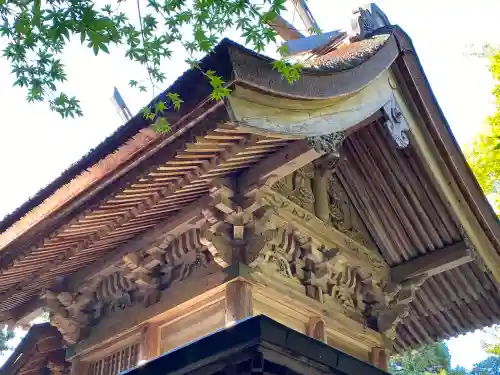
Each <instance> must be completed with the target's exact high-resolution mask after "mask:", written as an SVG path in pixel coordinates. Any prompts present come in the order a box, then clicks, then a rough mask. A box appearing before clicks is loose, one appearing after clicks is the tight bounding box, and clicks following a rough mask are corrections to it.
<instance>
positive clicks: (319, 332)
mask: <svg viewBox="0 0 500 375" xmlns="http://www.w3.org/2000/svg"><path fill="white" fill-rule="evenodd" d="M307 335H308V336H309V337H312V338H314V339H316V340H319V341H323V342H325V343H326V329H325V322H324V321H323V319H321V318H319V317H313V318H311V319H309V323H308V324H307Z"/></svg>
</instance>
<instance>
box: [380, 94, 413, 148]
mask: <svg viewBox="0 0 500 375" xmlns="http://www.w3.org/2000/svg"><path fill="white" fill-rule="evenodd" d="M382 110H383V113H384V117H385V126H386V128H387V129H388V130H389V133H390V134H391V137H392V139H394V141H395V142H396V145H397V147H399V148H406V147H408V145H409V144H410V140H409V138H408V133H409V131H410V127H409V125H408V121H406V119H405V117H404V115H403V112H402V111H401V108H399V104H398V102H397V101H396V98H395V97H394V96H392V98H391V99H390V100H389V101H388V102H387V103H386V104H384V106H383V108H382Z"/></svg>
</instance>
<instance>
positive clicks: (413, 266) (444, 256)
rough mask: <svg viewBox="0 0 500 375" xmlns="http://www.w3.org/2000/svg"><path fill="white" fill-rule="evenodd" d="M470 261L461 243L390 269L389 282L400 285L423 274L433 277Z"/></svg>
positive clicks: (463, 244)
mask: <svg viewBox="0 0 500 375" xmlns="http://www.w3.org/2000/svg"><path fill="white" fill-rule="evenodd" d="M472 260H473V257H472V255H471V253H470V251H469V249H468V248H467V245H466V243H465V242H463V241H462V242H458V243H456V244H453V245H450V246H446V247H444V248H442V249H439V250H436V251H433V252H432V253H428V254H425V255H422V256H420V257H418V258H415V259H413V260H410V261H408V262H405V263H402V264H400V265H397V266H395V267H392V268H391V271H390V273H391V280H392V281H393V282H394V283H400V282H402V281H404V280H409V279H412V278H414V277H417V276H420V275H424V274H426V275H427V276H433V275H437V274H439V273H442V272H445V271H448V270H450V269H453V268H455V267H459V266H461V265H463V264H467V263H470V262H472Z"/></svg>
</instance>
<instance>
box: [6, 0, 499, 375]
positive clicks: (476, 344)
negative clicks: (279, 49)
mask: <svg viewBox="0 0 500 375" xmlns="http://www.w3.org/2000/svg"><path fill="white" fill-rule="evenodd" d="M129 3H130V2H129ZM132 3H134V4H135V2H132ZM360 3H364V2H361V1H354V0H342V1H339V0H309V6H310V8H311V10H312V12H313V14H314V15H315V17H316V19H317V21H318V23H319V25H320V27H321V28H322V29H323V30H326V31H328V30H330V29H338V28H344V27H346V26H347V25H348V23H349V17H350V13H351V9H353V8H354V7H355V6H356V5H358V4H360ZM134 4H132V5H134ZM377 4H378V5H379V6H380V7H381V8H382V9H383V10H384V11H385V12H386V13H387V15H388V16H389V19H390V20H391V22H392V23H395V24H399V25H400V26H401V27H403V29H404V30H405V31H406V32H407V33H408V34H409V35H410V36H411V37H412V39H413V41H414V44H415V47H416V49H417V52H418V53H419V56H420V59H421V61H422V64H423V66H424V69H425V71H426V74H427V76H428V77H429V80H430V82H431V85H432V87H433V90H434V92H435V94H436V96H437V98H438V101H439V103H440V105H441V107H442V108H443V111H444V113H445V114H446V116H447V118H448V120H449V122H450V124H451V127H452V129H453V132H454V134H455V136H456V137H457V139H458V141H459V143H460V144H466V143H467V142H468V141H470V140H471V138H472V137H473V136H474V134H475V133H476V132H477V130H478V129H479V127H480V126H481V124H482V123H483V121H484V118H485V117H486V116H487V115H488V114H490V113H491V112H492V111H493V104H492V97H491V89H492V87H493V82H492V79H491V77H490V74H489V72H488V69H487V66H486V64H487V62H486V61H485V60H482V59H477V58H474V57H470V56H465V55H464V52H466V50H467V45H470V44H475V45H477V46H481V45H482V44H484V43H485V42H489V43H491V44H497V45H500V33H498V14H500V1H498V0H475V1H474V2H470V1H457V0H454V1H453V0H404V1H402V0H381V1H378V2H377ZM125 6H127V5H125ZM286 18H287V19H288V20H290V21H291V20H294V19H295V21H296V22H295V23H296V24H297V27H298V28H302V27H301V26H300V25H299V24H298V20H297V18H298V17H296V16H294V14H293V12H288V14H286ZM226 36H229V37H233V38H234V37H235V35H232V34H231V33H229V34H228V35H226ZM2 46H3V44H2V41H0V48H2ZM272 50H273V49H272V48H270V49H269V52H271V51H272ZM122 56H123V53H122V51H120V50H119V49H114V50H113V49H112V51H111V54H110V55H103V56H98V57H94V56H93V54H92V53H91V51H89V50H87V49H85V48H82V47H81V46H80V45H79V43H72V44H70V45H69V46H68V48H67V50H66V51H65V55H64V62H65V63H66V65H67V69H68V78H69V81H68V83H67V84H66V88H67V91H68V92H69V93H72V94H75V95H77V96H78V98H79V99H80V100H81V102H82V106H83V110H84V113H85V117H83V118H81V119H76V120H61V119H60V118H59V116H58V115H57V114H54V113H51V112H50V111H49V109H48V106H47V105H41V104H27V103H26V102H25V99H24V98H25V93H24V92H23V91H22V90H20V89H17V88H12V87H11V82H12V81H11V80H10V78H9V71H10V68H9V66H8V63H7V62H6V61H5V60H4V59H2V58H0V76H1V77H3V78H2V79H1V82H2V90H1V91H0V127H1V133H0V134H1V136H0V172H1V175H2V176H3V178H2V184H1V185H0V197H1V199H0V217H2V216H3V215H5V214H7V213H9V212H10V211H12V210H13V209H15V208H16V207H17V206H19V205H20V204H22V203H23V202H24V201H25V200H26V199H27V198H29V197H30V196H31V195H33V194H34V193H36V192H37V191H38V190H39V189H40V188H41V187H43V186H44V185H46V184H48V183H49V182H51V181H52V180H53V179H54V178H55V177H57V176H58V175H59V174H60V173H61V172H62V171H63V170H64V169H65V168H67V167H68V166H69V165H70V164H71V163H73V162H74V161H76V160H77V159H78V158H80V157H81V156H82V155H83V154H85V153H86V152H87V151H88V150H89V149H91V148H92V147H95V146H96V145H97V144H98V143H99V142H100V141H101V140H102V139H104V138H105V137H106V136H107V135H108V134H109V133H111V132H112V131H113V130H114V129H115V128H116V127H117V126H119V125H121V120H120V118H119V117H118V116H117V115H116V113H115V112H114V108H113V106H112V105H111V101H110V97H111V94H112V92H113V86H115V85H116V86H117V87H118V88H119V89H120V91H121V92H122V95H123V96H124V98H125V100H126V101H127V103H128V105H129V106H130V108H131V110H132V112H136V111H138V109H139V108H141V107H142V106H143V105H144V104H145V103H146V102H147V101H149V100H150V99H151V94H143V93H142V94H140V93H138V92H136V91H135V90H132V89H130V88H128V81H129V80H130V79H138V78H139V79H141V78H144V76H145V72H144V71H143V70H142V69H141V68H140V67H139V66H137V65H136V64H133V63H131V62H130V61H128V60H126V59H125V58H123V57H122ZM175 56H176V57H175V58H174V59H173V60H171V61H169V62H167V63H166V65H165V66H166V70H167V73H168V79H169V81H170V82H171V81H173V80H174V79H175V78H176V77H177V76H178V75H179V74H181V73H182V72H183V71H184V70H185V69H186V68H187V66H186V65H185V64H184V63H183V60H184V58H185V56H183V55H182V54H181V53H177V54H176V55H175ZM484 338H486V334H485V333H482V332H479V331H478V332H477V333H475V334H471V335H466V336H462V337H460V338H457V339H454V340H451V341H450V342H449V346H450V350H451V354H452V360H453V364H454V365H457V364H459V365H463V366H465V367H471V366H472V364H473V363H475V362H477V361H479V360H481V359H483V358H484V357H485V356H486V354H485V353H484V352H483V351H482V349H481V346H480V341H481V340H483V339H484ZM0 362H2V359H1V358H0Z"/></svg>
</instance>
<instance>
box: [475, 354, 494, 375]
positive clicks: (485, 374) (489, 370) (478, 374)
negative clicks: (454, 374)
mask: <svg viewBox="0 0 500 375" xmlns="http://www.w3.org/2000/svg"><path fill="white" fill-rule="evenodd" d="M498 374H500V357H498V356H490V357H488V358H486V359H485V360H484V361H481V362H479V363H478V364H476V365H474V367H473V368H472V370H471V371H470V372H469V373H468V374H467V375H498Z"/></svg>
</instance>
